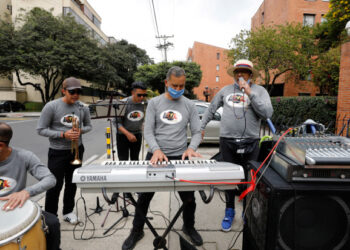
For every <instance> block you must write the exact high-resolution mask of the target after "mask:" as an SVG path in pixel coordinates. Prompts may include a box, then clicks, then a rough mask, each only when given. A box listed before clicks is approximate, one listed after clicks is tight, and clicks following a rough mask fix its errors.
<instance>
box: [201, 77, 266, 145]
mask: <svg viewBox="0 0 350 250" xmlns="http://www.w3.org/2000/svg"><path fill="white" fill-rule="evenodd" d="M221 106H222V107H223V113H222V117H221V123H220V137H226V138H251V139H258V138H259V132H260V131H259V130H260V123H261V119H267V118H270V117H271V116H272V113H273V108H272V104H271V100H270V96H269V94H268V93H267V91H266V90H265V88H264V87H262V86H259V85H257V84H251V94H250V96H247V94H244V95H243V92H242V91H241V90H240V89H239V86H238V84H237V83H235V84H230V85H227V86H225V87H224V88H222V89H221V90H220V91H219V92H218V93H217V94H216V95H215V97H214V99H213V100H212V102H211V104H210V106H209V108H208V109H207V110H206V112H205V113H204V116H203V119H202V126H201V129H202V130H204V129H205V127H206V125H207V123H208V122H209V121H210V120H211V119H212V118H213V116H214V114H215V111H216V110H217V109H218V108H219V107H221Z"/></svg>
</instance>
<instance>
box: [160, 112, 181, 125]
mask: <svg viewBox="0 0 350 250" xmlns="http://www.w3.org/2000/svg"><path fill="white" fill-rule="evenodd" d="M160 120H161V121H162V122H164V123H166V124H177V123H179V122H181V120H182V115H181V113H180V112H179V111H176V110H165V111H163V112H162V113H161V114H160Z"/></svg>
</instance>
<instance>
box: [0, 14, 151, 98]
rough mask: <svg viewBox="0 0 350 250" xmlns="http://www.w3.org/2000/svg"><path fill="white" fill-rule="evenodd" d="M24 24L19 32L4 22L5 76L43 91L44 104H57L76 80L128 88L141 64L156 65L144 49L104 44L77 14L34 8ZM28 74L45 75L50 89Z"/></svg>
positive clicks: (0, 51)
mask: <svg viewBox="0 0 350 250" xmlns="http://www.w3.org/2000/svg"><path fill="white" fill-rule="evenodd" d="M18 20H19V21H20V22H21V23H20V24H23V25H22V26H21V27H20V28H19V29H17V30H15V29H14V27H13V25H12V24H8V23H5V22H2V23H0V75H6V74H9V73H12V72H15V73H16V75H17V80H18V82H19V83H20V84H21V85H23V86H25V85H30V86H32V87H33V88H34V89H35V90H36V91H39V92H40V94H41V99H42V101H43V103H46V102H48V101H50V100H53V99H54V98H55V96H56V94H57V93H58V91H59V90H60V89H61V86H62V82H63V80H64V79H65V78H67V77H70V76H74V77H77V78H80V79H84V80H87V81H89V82H93V83H95V84H99V85H100V86H101V85H102V86H103V87H102V89H106V88H107V87H108V86H112V87H113V86H114V87H120V88H121V89H122V90H128V88H129V87H128V86H129V85H130V84H131V83H132V82H133V74H134V72H135V71H136V69H137V66H139V65H141V64H144V63H149V62H151V61H150V59H149V57H148V56H147V55H146V52H145V51H144V50H141V49H139V48H137V47H136V46H135V45H133V44H128V42H127V41H125V40H122V41H119V42H117V43H116V44H113V45H109V44H108V45H106V46H104V47H103V46H101V45H100V44H98V42H97V41H96V40H95V39H93V38H92V34H91V32H90V31H89V30H87V29H86V28H85V26H83V25H80V24H78V23H77V22H76V21H75V19H74V18H73V17H72V16H63V17H54V16H53V15H52V13H50V12H48V11H45V10H43V9H40V8H34V9H32V10H31V11H30V12H28V13H27V14H26V15H25V16H22V17H21V18H19V19H18ZM17 26H19V25H17ZM22 71H23V72H25V73H27V75H31V76H40V77H41V79H43V80H44V85H43V86H42V85H41V84H40V83H37V82H33V81H34V80H33V78H28V77H26V75H25V74H21V72H22ZM29 79H30V80H29Z"/></svg>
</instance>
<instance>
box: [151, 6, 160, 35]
mask: <svg viewBox="0 0 350 250" xmlns="http://www.w3.org/2000/svg"><path fill="white" fill-rule="evenodd" d="M151 2H152V9H153V16H154V22H155V24H156V31H157V36H159V29H158V22H157V15H156V10H155V8H154V2H153V0H151Z"/></svg>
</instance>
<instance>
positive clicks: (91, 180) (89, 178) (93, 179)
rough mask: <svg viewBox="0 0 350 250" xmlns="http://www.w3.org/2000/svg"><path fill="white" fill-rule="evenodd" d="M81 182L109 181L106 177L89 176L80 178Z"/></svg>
mask: <svg viewBox="0 0 350 250" xmlns="http://www.w3.org/2000/svg"><path fill="white" fill-rule="evenodd" d="M80 181H81V182H103V181H107V177H106V176H105V175H92V176H90V175H88V176H84V175H82V176H80Z"/></svg>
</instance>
